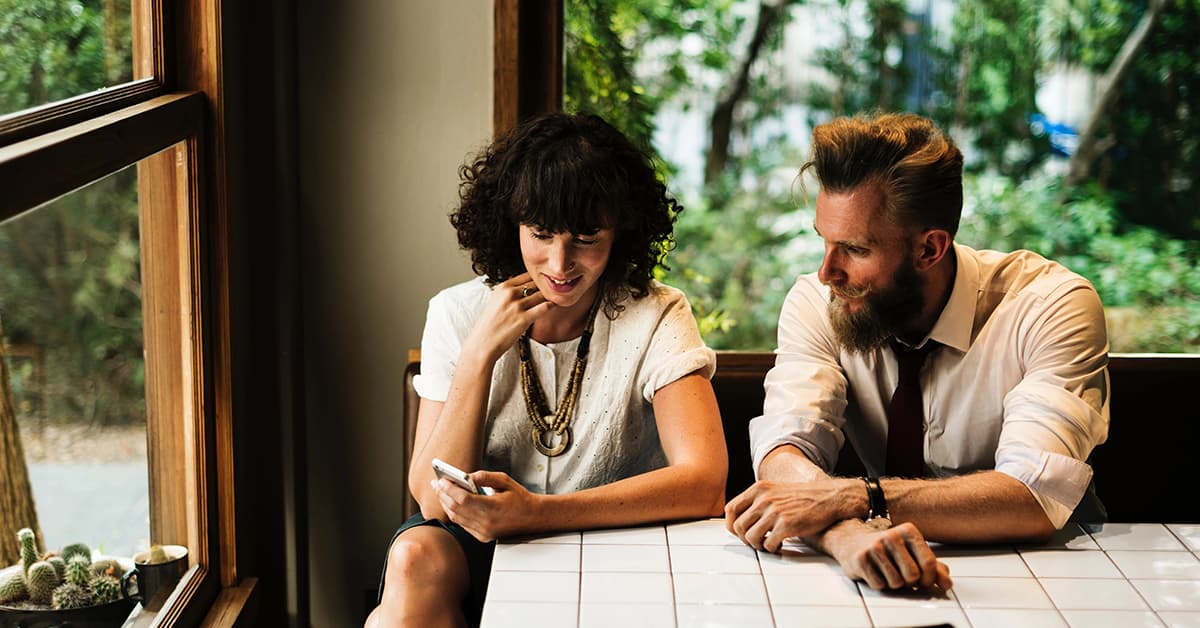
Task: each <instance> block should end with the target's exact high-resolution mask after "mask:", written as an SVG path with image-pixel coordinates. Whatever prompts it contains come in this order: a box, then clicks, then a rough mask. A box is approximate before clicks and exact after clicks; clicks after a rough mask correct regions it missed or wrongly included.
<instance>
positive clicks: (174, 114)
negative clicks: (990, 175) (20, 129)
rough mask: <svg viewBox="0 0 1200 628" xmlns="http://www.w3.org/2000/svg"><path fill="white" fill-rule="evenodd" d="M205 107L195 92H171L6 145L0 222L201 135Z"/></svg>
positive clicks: (0, 167) (0, 172)
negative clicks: (190, 137)
mask: <svg viewBox="0 0 1200 628" xmlns="http://www.w3.org/2000/svg"><path fill="white" fill-rule="evenodd" d="M203 111H204V101H203V98H202V97H201V96H200V95H199V94H197V93H195V92H187V93H179V94H168V95H165V96H159V97H157V98H153V99H150V100H147V101H145V102H141V103H138V104H136V105H133V106H130V107H126V108H124V109H121V110H119V111H114V112H112V113H109V114H106V115H103V116H100V117H98V118H94V119H90V120H86V121H84V122H80V123H78V124H74V125H72V126H69V127H67V128H64V129H61V130H58V131H54V132H52V133H47V134H45V135H39V136H37V137H33V138H30V139H27V140H23V141H20V142H17V143H15V144H10V145H8V146H4V147H2V148H0V190H4V194H0V221H3V220H6V219H8V218H11V217H13V216H15V215H17V214H19V213H22V212H25V211H27V210H30V209H33V208H35V207H37V206H39V205H41V204H42V203H45V202H47V201H51V200H53V199H55V198H58V197H59V196H62V195H63V194H66V193H68V192H70V191H72V190H75V189H77V188H80V187H82V186H84V185H87V184H88V183H91V182H92V181H95V180H96V179H99V178H101V177H103V176H106V175H108V174H111V173H113V172H116V171H117V170H120V169H121V168H124V167H125V166H128V165H130V164H132V163H135V162H137V161H138V160H140V159H143V158H145V157H148V156H150V155H153V154H154V153H157V152H158V151H160V150H163V149H164V148H167V147H168V146H171V145H172V144H175V143H177V142H179V141H182V140H184V139H186V138H187V137H189V136H192V135H195V134H196V133H198V132H199V131H200V129H201V124H202V123H201V121H202V116H203ZM83 156H86V157H87V158H86V159H84V158H82V157H83Z"/></svg>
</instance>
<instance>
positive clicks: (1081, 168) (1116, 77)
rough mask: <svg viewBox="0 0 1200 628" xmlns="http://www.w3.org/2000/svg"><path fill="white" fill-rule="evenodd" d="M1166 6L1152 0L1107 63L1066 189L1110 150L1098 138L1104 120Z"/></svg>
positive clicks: (1077, 181) (1081, 136) (1084, 176)
mask: <svg viewBox="0 0 1200 628" xmlns="http://www.w3.org/2000/svg"><path fill="white" fill-rule="evenodd" d="M1166 5H1167V3H1166V0H1150V4H1149V5H1148V6H1147V7H1146V12H1145V13H1144V14H1143V15H1142V19H1141V20H1140V21H1139V22H1138V25H1137V26H1136V27H1135V28H1134V29H1133V31H1132V32H1130V33H1129V37H1127V38H1126V39H1125V43H1124V44H1122V45H1121V50H1120V52H1118V53H1117V56H1116V58H1115V59H1113V62H1112V63H1111V64H1110V65H1109V66H1108V71H1107V72H1105V73H1104V78H1102V79H1101V81H1100V97H1099V98H1098V99H1096V104H1095V105H1094V106H1093V107H1092V111H1091V113H1090V114H1088V119H1087V123H1086V124H1085V125H1084V127H1083V132H1082V133H1080V135H1079V146H1078V148H1076V149H1075V153H1074V154H1072V155H1071V162H1070V164H1069V165H1068V167H1067V177H1066V179H1065V181H1064V183H1065V184H1066V185H1064V186H1063V187H1064V188H1071V187H1075V186H1077V185H1079V184H1080V183H1083V181H1084V180H1085V179H1087V175H1088V171H1090V170H1091V168H1092V164H1093V163H1094V162H1095V161H1096V159H1097V158H1099V157H1100V155H1102V154H1103V153H1104V151H1105V150H1107V148H1106V145H1105V143H1103V142H1099V141H1098V140H1097V137H1098V134H1099V131H1100V125H1101V123H1102V122H1104V120H1105V118H1106V117H1107V114H1108V110H1109V109H1110V108H1111V107H1112V104H1113V102H1115V101H1116V99H1117V94H1118V89H1117V87H1118V85H1119V84H1120V82H1121V80H1122V79H1123V78H1124V77H1125V74H1126V73H1128V72H1129V68H1130V67H1132V66H1133V59H1134V57H1135V56H1136V54H1137V51H1138V50H1139V49H1140V48H1141V47H1142V46H1143V45H1144V44H1145V43H1146V41H1147V40H1148V39H1149V38H1150V33H1151V32H1152V31H1153V30H1154V27H1155V26H1156V25H1157V24H1158V21H1159V18H1161V17H1162V13H1163V11H1164V10H1165V9H1166Z"/></svg>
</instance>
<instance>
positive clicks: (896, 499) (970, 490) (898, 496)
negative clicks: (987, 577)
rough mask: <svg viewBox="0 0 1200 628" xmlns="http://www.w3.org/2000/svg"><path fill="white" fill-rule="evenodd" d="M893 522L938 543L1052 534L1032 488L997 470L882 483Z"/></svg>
mask: <svg viewBox="0 0 1200 628" xmlns="http://www.w3.org/2000/svg"><path fill="white" fill-rule="evenodd" d="M879 483H880V486H882V487H883V493H884V497H885V498H886V499H887V504H888V513H889V514H890V515H891V519H892V521H893V522H895V523H901V522H905V521H910V522H912V523H913V524H915V525H916V526H917V527H918V528H920V530H921V532H922V534H924V535H925V538H926V539H928V540H930V541H935V542H938V543H994V542H1003V541H1043V540H1045V539H1046V538H1048V537H1049V536H1050V535H1051V534H1052V533H1053V532H1054V525H1053V524H1052V523H1051V522H1050V519H1049V518H1047V517H1046V512H1045V511H1044V510H1043V509H1042V507H1041V505H1040V504H1039V503H1038V501H1037V499H1036V498H1034V496H1033V494H1032V493H1030V492H1029V488H1028V487H1026V486H1025V485H1024V484H1022V483H1021V482H1020V481H1018V480H1017V479H1015V478H1013V477H1011V476H1008V475H1005V474H1003V473H1000V472H998V471H981V472H979V473H973V474H970V475H963V476H958V477H954V478H945V479H939V480H906V479H899V478H883V479H881V480H880V481H879Z"/></svg>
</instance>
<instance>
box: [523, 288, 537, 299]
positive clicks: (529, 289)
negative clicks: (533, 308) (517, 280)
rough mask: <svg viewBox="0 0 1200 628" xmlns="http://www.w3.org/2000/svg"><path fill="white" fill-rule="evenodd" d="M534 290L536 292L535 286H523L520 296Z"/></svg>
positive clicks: (529, 293)
mask: <svg viewBox="0 0 1200 628" xmlns="http://www.w3.org/2000/svg"><path fill="white" fill-rule="evenodd" d="M535 292H537V286H525V287H524V288H521V296H522V297H527V296H529V295H531V294H533V293H535Z"/></svg>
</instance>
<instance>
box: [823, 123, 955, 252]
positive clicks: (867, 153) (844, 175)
mask: <svg viewBox="0 0 1200 628" xmlns="http://www.w3.org/2000/svg"><path fill="white" fill-rule="evenodd" d="M812 151H813V156H812V159H811V160H810V161H809V162H808V163H806V164H804V166H802V167H801V168H800V174H801V175H803V174H804V172H805V171H806V170H808V169H809V168H812V169H813V170H814V171H816V175H817V181H818V182H820V185H821V189H823V190H825V191H827V192H833V193H842V192H848V191H850V190H852V189H854V188H856V187H858V186H860V185H863V184H872V183H877V184H879V186H880V190H882V191H883V196H884V204H885V211H886V213H887V216H888V217H889V218H890V219H891V220H892V222H894V223H895V224H897V225H899V226H901V227H903V228H905V229H918V230H920V229H931V228H934V229H944V230H946V231H948V232H950V235H951V236H953V235H954V234H955V233H957V232H958V220H959V217H960V216H961V215H962V202H963V192H962V168H963V157H962V153H961V152H959V150H958V147H957V146H955V145H954V142H953V141H952V140H951V139H950V138H949V137H947V136H946V135H945V134H944V133H942V132H941V130H939V129H938V128H937V127H936V126H934V124H933V122H932V121H930V120H929V119H927V118H923V117H921V116H918V115H914V114H911V113H885V114H880V113H875V114H866V115H859V116H855V117H853V118H848V117H843V118H835V119H834V120H832V121H830V122H827V123H825V124H822V125H820V126H818V127H816V128H815V129H813V135H812Z"/></svg>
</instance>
